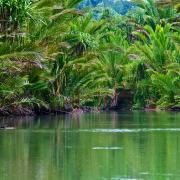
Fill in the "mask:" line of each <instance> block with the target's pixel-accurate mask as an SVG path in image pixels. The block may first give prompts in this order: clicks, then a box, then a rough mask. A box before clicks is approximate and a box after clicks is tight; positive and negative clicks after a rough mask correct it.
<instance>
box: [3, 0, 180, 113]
mask: <svg viewBox="0 0 180 180" xmlns="http://www.w3.org/2000/svg"><path fill="white" fill-rule="evenodd" d="M80 2H81V0H0V114H5V115H6V114H31V113H32V112H33V111H36V112H42V111H46V112H47V111H49V112H58V111H61V110H66V109H71V108H80V107H83V106H92V107H99V108H107V107H112V106H113V107H114V106H118V103H117V102H118V101H117V99H118V96H119V95H120V93H121V91H120V90H122V89H124V90H129V91H131V93H132V94H133V105H132V108H141V107H159V108H162V109H164V108H165V109H168V108H171V107H173V106H180V51H179V46H180V44H179V42H180V36H179V35H180V28H179V27H180V26H179V25H180V14H179V11H180V4H179V3H178V1H170V0H168V1H164V0H163V1H157V2H154V1H153V0H147V1H143V0H141V1H140V0H136V1H133V2H132V3H133V6H134V8H131V9H130V10H129V11H128V12H127V13H126V15H123V16H122V15H120V14H114V15H112V14H111V11H110V10H109V9H106V8H104V9H103V10H102V7H99V8H101V12H102V13H101V14H100V15H99V16H98V18H95V15H96V13H97V12H98V6H95V7H91V8H85V9H79V8H77V7H78V5H79V3H80Z"/></svg>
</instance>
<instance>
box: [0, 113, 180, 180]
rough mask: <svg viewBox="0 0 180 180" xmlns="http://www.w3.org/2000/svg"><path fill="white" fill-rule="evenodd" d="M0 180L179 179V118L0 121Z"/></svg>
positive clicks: (144, 116)
mask: <svg viewBox="0 0 180 180" xmlns="http://www.w3.org/2000/svg"><path fill="white" fill-rule="evenodd" d="M2 124H7V125H8V126H9V127H15V129H9V130H8V129H7V130H0V180H180V113H170V112H126V113H125V112H121V113H115V112H111V113H90V114H84V115H81V116H77V115H76V116H75V115H74V116H72V115H66V116H63V115H62V116H41V117H26V118H25V117H22V118H13V117H12V118H2V117H1V118H0V125H2Z"/></svg>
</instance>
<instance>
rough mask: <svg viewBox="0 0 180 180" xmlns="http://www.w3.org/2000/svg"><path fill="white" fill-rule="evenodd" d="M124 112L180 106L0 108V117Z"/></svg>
mask: <svg viewBox="0 0 180 180" xmlns="http://www.w3.org/2000/svg"><path fill="white" fill-rule="evenodd" d="M113 111H115V112H124V111H178V112H180V106H173V107H169V108H158V107H153V108H151V107H142V108H132V107H131V108H119V107H108V108H100V107H90V106H84V107H79V108H56V109H31V108H28V107H22V106H21V107H18V108H17V107H16V108H15V107H9V108H3V109H2V108H0V116H36V115H50V114H72V115H73V114H74V115H81V114H84V113H90V112H113Z"/></svg>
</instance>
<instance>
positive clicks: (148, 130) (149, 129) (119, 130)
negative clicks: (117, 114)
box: [78, 128, 180, 133]
mask: <svg viewBox="0 0 180 180" xmlns="http://www.w3.org/2000/svg"><path fill="white" fill-rule="evenodd" d="M152 131H175V132H178V131H180V128H140V129H80V130H78V132H92V133H138V132H152Z"/></svg>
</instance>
